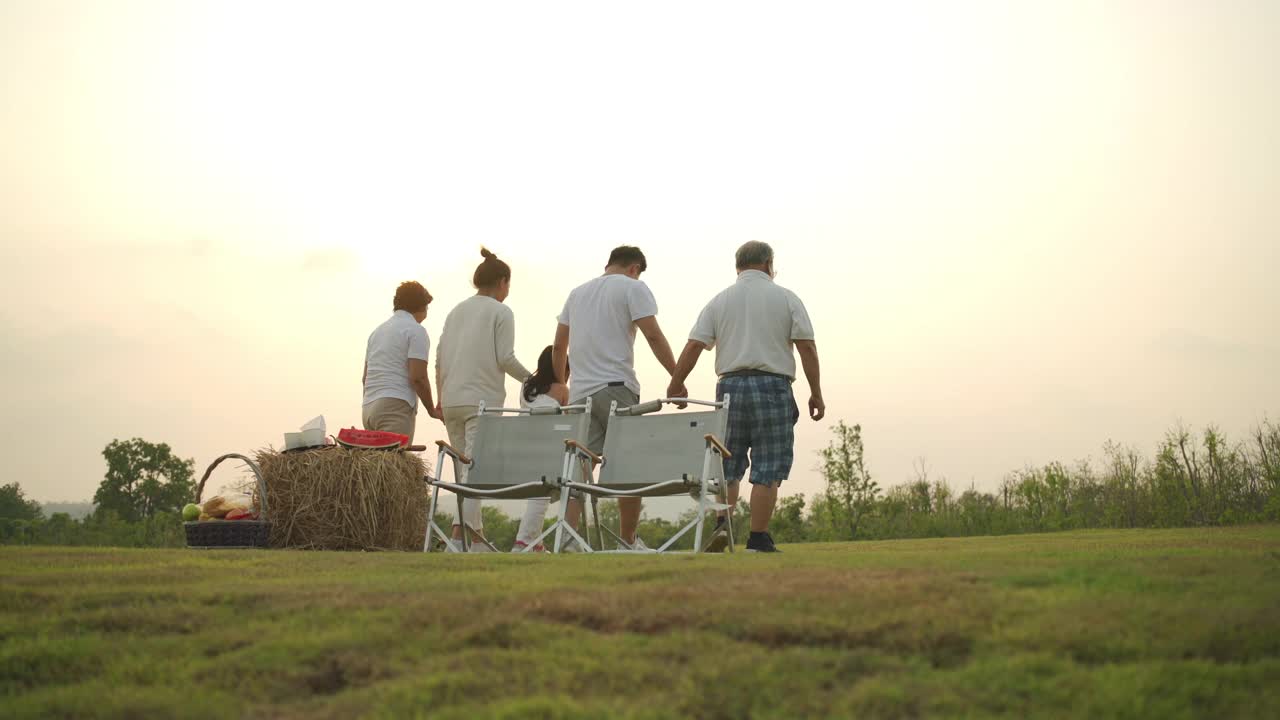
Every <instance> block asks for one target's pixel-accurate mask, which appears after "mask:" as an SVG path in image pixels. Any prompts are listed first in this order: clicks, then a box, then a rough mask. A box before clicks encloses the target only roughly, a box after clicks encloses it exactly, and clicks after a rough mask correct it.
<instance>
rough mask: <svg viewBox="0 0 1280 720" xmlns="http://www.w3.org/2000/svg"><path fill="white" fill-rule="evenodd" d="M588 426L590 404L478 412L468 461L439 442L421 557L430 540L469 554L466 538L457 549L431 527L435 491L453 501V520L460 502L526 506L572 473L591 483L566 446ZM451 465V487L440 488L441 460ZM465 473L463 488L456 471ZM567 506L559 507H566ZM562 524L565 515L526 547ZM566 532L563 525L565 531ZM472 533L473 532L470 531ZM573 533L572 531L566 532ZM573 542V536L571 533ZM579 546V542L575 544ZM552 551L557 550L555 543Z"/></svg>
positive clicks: (582, 436) (429, 481) (447, 484)
mask: <svg viewBox="0 0 1280 720" xmlns="http://www.w3.org/2000/svg"><path fill="white" fill-rule="evenodd" d="M590 420H591V400H590V399H589V398H588V399H587V401H586V402H585V403H584V404H581V405H568V406H565V407H552V408H534V409H532V410H529V409H525V408H486V407H485V406H484V405H483V404H481V405H480V408H479V416H478V417H477V418H476V423H477V425H476V434H475V441H474V445H473V447H472V448H471V456H470V457H468V456H467V455H466V454H464V453H463V452H461V451H459V450H458V449H457V448H455V447H453V446H451V445H450V444H449V443H447V442H444V441H443V440H439V441H437V442H436V445H437V446H439V448H440V453H439V455H438V456H437V460H436V477H434V478H433V477H430V476H428V477H427V478H426V482H427V484H428V485H430V486H431V488H432V492H431V503H430V505H429V507H428V510H427V535H426V538H425V539H424V541H423V547H422V549H423V551H424V552H431V550H432V547H431V546H432V538H433V536H435V537H438V538H440V539H441V540H444V541H445V549H446V551H449V552H459V551H462V552H465V551H466V550H468V549H470V539H469V535H470V533H468V532H466V531H465V530H464V532H463V533H462V547H461V548H458V547H457V546H456V545H455V544H454V543H453V542H450V541H449V540H448V538H449V536H448V535H446V534H445V532H444V531H443V530H441V529H440V526H439V525H437V524H436V521H435V513H436V504H437V501H438V499H439V495H440V491H441V490H445V491H448V492H451V493H453V494H454V495H456V496H457V498H458V518H459V522H461V518H462V501H463V499H464V498H471V499H482V498H488V499H493V500H525V499H529V498H535V497H554V496H556V495H557V494H559V493H560V492H561V487H562V486H563V485H564V482H565V479H567V478H569V477H570V476H571V473H575V472H586V473H587V474H586V476H585V478H584V479H587V480H589V479H590V469H589V468H586V469H583V468H582V467H581V465H582V463H581V462H580V461H579V458H578V457H577V456H576V455H575V454H574V453H573V451H572V450H571V449H570V445H569V443H570V442H572V443H575V444H576V443H580V442H585V441H586V438H587V429H588V426H589V423H590ZM446 457H447V458H448V459H449V460H451V461H452V463H453V476H454V478H455V482H444V481H443V480H441V479H440V476H441V475H442V474H443V472H442V471H443V468H444V463H445V458H446ZM460 465H463V466H466V467H467V482H466V483H465V484H464V483H458V482H456V478H458V477H459V474H458V468H459V466H460ZM565 504H566V503H561V505H565ZM562 523H564V513H563V512H561V513H560V519H559V520H558V521H557V522H556V523H555V524H553V525H552V526H551V527H549V528H547V529H546V530H545V531H544V532H543V533H542V535H541V536H539V537H538V539H537V540H535V541H534V542H531V543H529V546H530V547H532V546H535V545H537V544H538V543H540V542H542V540H543V538H545V537H547V535H549V534H551V533H552V532H553V531H557V532H556V536H557V541H558V539H559V535H560V533H559V532H558V529H559V528H560V526H561V524H562ZM566 526H567V525H566ZM470 529H473V530H474V528H470ZM570 531H571V532H572V528H570ZM574 535H575V536H576V533H574ZM579 541H580V542H581V538H579ZM481 542H483V543H484V544H486V545H488V546H489V548H490V549H491V550H497V548H495V547H494V546H493V544H492V543H490V542H489V541H488V540H487V539H482V540H481ZM556 549H557V550H558V549H559V543H558V542H557V545H556Z"/></svg>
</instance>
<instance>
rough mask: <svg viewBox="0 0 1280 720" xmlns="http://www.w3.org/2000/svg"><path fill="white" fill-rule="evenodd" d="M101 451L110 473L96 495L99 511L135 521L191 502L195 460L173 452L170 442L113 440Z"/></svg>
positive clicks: (95, 501) (177, 508) (94, 500)
mask: <svg viewBox="0 0 1280 720" xmlns="http://www.w3.org/2000/svg"><path fill="white" fill-rule="evenodd" d="M102 455H103V457H105V458H106V459H107V476H106V477H105V478H104V479H103V481H102V484H101V485H99V486H98V492H96V493H94V496H93V502H94V503H95V504H96V505H97V506H98V510H97V511H98V512H113V513H115V514H117V515H118V516H119V517H120V518H121V519H123V520H125V521H127V522H135V521H138V520H141V519H143V518H148V517H151V516H152V515H154V514H156V513H158V512H177V511H178V510H180V509H181V508H182V506H183V505H184V504H186V503H188V502H191V499H192V495H193V492H194V490H195V484H194V483H193V482H192V476H193V474H194V468H195V461H194V460H183V459H182V458H179V457H176V456H174V454H173V451H172V450H171V449H170V448H169V446H168V445H167V444H165V443H160V444H154V443H149V442H147V441H145V440H142V439H139V438H134V439H132V440H124V441H121V440H113V441H111V444H110V445H108V446H107V447H106V449H105V450H103V451H102Z"/></svg>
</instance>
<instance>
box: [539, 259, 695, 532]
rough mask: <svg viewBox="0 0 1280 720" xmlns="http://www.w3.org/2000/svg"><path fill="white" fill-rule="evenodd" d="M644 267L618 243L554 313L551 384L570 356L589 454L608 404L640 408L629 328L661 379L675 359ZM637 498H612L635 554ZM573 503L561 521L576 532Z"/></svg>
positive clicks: (600, 439)
mask: <svg viewBox="0 0 1280 720" xmlns="http://www.w3.org/2000/svg"><path fill="white" fill-rule="evenodd" d="M647 268H648V263H647V262H646V261H645V258H644V253H642V252H641V251H640V248H638V247H633V246H631V245H623V246H622V247H618V248H615V249H614V250H613V252H612V253H610V255H609V262H608V264H607V265H606V266H605V268H604V275H601V276H600V277H598V278H596V279H594V280H591V281H589V282H587V283H586V284H583V285H579V286H578V287H576V288H574V289H573V291H572V292H570V293H569V299H568V300H566V301H565V303H564V310H563V311H561V313H560V318H559V320H560V324H559V325H558V326H557V327H556V341H555V345H554V346H553V348H554V350H553V362H554V364H555V369H556V378H557V379H558V380H559V381H560V382H564V381H565V370H566V367H567V363H568V358H569V357H572V358H573V378H572V379H571V382H570V384H569V403H570V404H577V403H580V402H582V401H583V400H585V399H586V398H588V397H589V398H591V427H590V431H589V432H588V435H587V447H588V448H590V449H591V451H592V452H594V453H597V454H598V453H601V452H603V451H604V437H605V431H606V430H607V429H608V426H609V405H610V404H611V403H612V402H613V401H617V403H618V406H619V407H624V406H629V405H634V404H636V403H638V402H640V381H639V380H637V379H636V369H635V340H636V329H637V328H639V329H640V332H641V333H643V334H644V338H645V340H646V341H648V343H649V349H650V350H652V351H653V355H654V357H656V358H657V359H658V362H660V363H662V367H664V368H665V369H666V371H667V372H668V373H670V372H673V371H674V370H675V367H676V361H675V356H674V355H673V354H672V352H671V345H670V344H668V343H667V337H666V336H665V335H663V334H662V328H660V327H658V318H657V314H658V302H657V300H655V299H654V297H653V293H652V292H650V291H649V286H648V285H645V284H644V283H643V282H641V281H640V273H642V272H644V271H645V270H646V269H647ZM640 505H641V501H640V498H620V499H619V500H618V514H619V516H620V520H621V522H620V525H621V527H620V531H621V532H620V533H619V534H620V535H621V536H622V540H623V541H624V542H625V543H627V544H628V545H629V546H631V547H633V548H636V549H641V548H643V547H644V544H643V543H642V542H639V541H637V539H636V525H637V524H638V523H639V521H640ZM581 511H582V510H581V501H580V500H577V499H574V500H572V501H570V503H569V507H568V510H567V512H568V517H569V519H570V522H571V523H574V526H575V527H576V523H577V519H578V516H579V514H580V513H581Z"/></svg>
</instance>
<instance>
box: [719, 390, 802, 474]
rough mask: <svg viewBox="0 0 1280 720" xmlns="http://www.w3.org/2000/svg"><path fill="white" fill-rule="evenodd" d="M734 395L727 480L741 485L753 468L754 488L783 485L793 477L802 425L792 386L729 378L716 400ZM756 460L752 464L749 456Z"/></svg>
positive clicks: (728, 430) (730, 398)
mask: <svg viewBox="0 0 1280 720" xmlns="http://www.w3.org/2000/svg"><path fill="white" fill-rule="evenodd" d="M726 394H727V395H729V426H728V428H727V429H726V431H725V435H726V436H727V437H726V438H725V445H728V446H729V452H730V453H733V457H732V458H725V461H724V476H725V479H726V480H728V481H729V482H730V483H736V482H739V481H741V480H742V478H743V476H744V475H746V474H747V468H748V466H749V467H750V468H751V483H752V484H753V485H778V484H779V483H781V482H782V481H783V480H786V479H787V475H789V474H790V473H791V464H792V462H793V461H794V459H795V440H796V433H795V426H796V421H798V420H799V419H800V408H798V407H797V406H796V398H795V395H794V394H792V392H791V382H790V381H789V380H787V378H785V377H781V376H778V375H748V376H730V377H724V378H721V379H720V382H719V383H717V384H716V397H717V398H720V399H723V398H724V396H725V395H726ZM748 449H750V451H751V457H750V459H749V460H748V457H747V450H748Z"/></svg>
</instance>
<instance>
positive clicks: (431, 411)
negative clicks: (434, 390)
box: [427, 404, 444, 420]
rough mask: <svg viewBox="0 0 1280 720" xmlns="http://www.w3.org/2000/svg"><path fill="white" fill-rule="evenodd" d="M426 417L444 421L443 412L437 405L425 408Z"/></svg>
mask: <svg viewBox="0 0 1280 720" xmlns="http://www.w3.org/2000/svg"><path fill="white" fill-rule="evenodd" d="M427 416H428V417H430V418H432V419H435V420H444V410H442V409H441V408H440V405H438V404H437V405H436V406H435V407H429V408H427Z"/></svg>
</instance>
